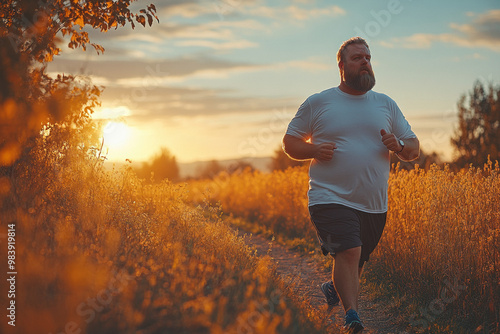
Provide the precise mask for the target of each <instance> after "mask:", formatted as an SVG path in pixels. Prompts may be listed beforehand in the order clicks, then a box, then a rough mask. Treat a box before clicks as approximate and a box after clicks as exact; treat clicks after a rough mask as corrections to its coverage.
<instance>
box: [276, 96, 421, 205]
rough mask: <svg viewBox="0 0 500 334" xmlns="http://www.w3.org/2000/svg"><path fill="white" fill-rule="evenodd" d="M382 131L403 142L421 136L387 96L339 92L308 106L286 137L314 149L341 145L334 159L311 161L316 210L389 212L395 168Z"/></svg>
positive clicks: (311, 197)
mask: <svg viewBox="0 0 500 334" xmlns="http://www.w3.org/2000/svg"><path fill="white" fill-rule="evenodd" d="M381 129H384V130H385V131H387V132H388V133H393V134H394V135H396V137H398V138H400V139H407V138H415V137H416V136H415V134H414V133H413V131H412V130H411V127H410V124H408V122H407V121H406V119H405V117H404V116H403V113H402V112H401V110H400V109H399V107H398V106H397V104H396V102H394V101H393V100H392V99H391V98H390V97H388V96H387V95H385V94H380V93H376V92H374V91H368V92H367V93H365V94H363V95H350V94H347V93H344V92H342V91H341V90H340V89H339V88H338V87H334V88H330V89H327V90H325V91H323V92H321V93H318V94H314V95H312V96H310V97H309V98H308V99H307V100H306V101H305V102H304V103H302V105H301V106H300V107H299V110H298V111H297V114H296V115H295V117H294V118H293V119H292V120H291V122H290V124H289V125H288V129H287V132H286V133H287V134H289V135H292V136H294V137H298V138H302V139H308V138H310V139H311V143H313V144H321V143H335V144H336V145H337V149H335V150H334V153H333V158H332V160H330V161H317V160H316V159H313V160H312V161H311V165H310V168H309V191H308V197H309V205H310V206H312V205H315V204H328V203H336V204H342V205H345V206H348V207H351V208H354V209H357V210H360V211H364V212H369V213H383V212H386V211H387V181H388V179H389V171H390V163H389V150H388V149H387V148H386V147H385V146H384V144H383V143H382V136H381V134H380V130H381Z"/></svg>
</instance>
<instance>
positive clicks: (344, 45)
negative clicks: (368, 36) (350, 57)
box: [337, 37, 370, 63]
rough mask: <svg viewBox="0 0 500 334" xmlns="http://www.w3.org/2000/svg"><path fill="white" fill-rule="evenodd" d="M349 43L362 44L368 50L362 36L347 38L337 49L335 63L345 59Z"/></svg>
mask: <svg viewBox="0 0 500 334" xmlns="http://www.w3.org/2000/svg"><path fill="white" fill-rule="evenodd" d="M351 44H363V45H365V46H366V47H367V48H368V50H370V47H369V46H368V43H367V42H366V41H365V40H364V39H363V38H361V37H352V38H349V39H348V40H347V41H345V42H344V43H342V45H341V46H340V48H339V51H337V63H339V62H340V61H341V60H342V61H345V56H346V49H347V47H348V46H349V45H351Z"/></svg>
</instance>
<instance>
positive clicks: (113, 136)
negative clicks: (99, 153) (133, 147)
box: [102, 122, 131, 149]
mask: <svg viewBox="0 0 500 334" xmlns="http://www.w3.org/2000/svg"><path fill="white" fill-rule="evenodd" d="M102 132H103V137H104V146H106V147H108V148H110V149H113V148H120V147H122V146H124V145H125V144H126V143H127V142H128V140H129V139H130V134H131V129H130V127H129V126H128V125H126V124H125V123H123V122H109V123H108V124H106V126H105V127H104V129H103V131H102Z"/></svg>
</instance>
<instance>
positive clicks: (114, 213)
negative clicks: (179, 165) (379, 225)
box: [0, 144, 320, 334]
mask: <svg viewBox="0 0 500 334" xmlns="http://www.w3.org/2000/svg"><path fill="white" fill-rule="evenodd" d="M46 149H47V147H44V145H43V144H39V145H37V146H35V149H33V150H32V151H31V153H30V154H29V156H25V157H24V160H23V161H22V162H20V163H17V164H15V165H14V166H13V168H10V169H3V170H2V177H1V179H2V182H3V186H4V187H3V190H4V191H3V193H2V196H3V207H2V216H1V217H2V219H1V227H2V229H3V231H2V233H5V234H7V230H8V226H14V227H13V228H12V230H13V231H14V234H15V247H16V248H15V250H16V253H15V254H16V256H15V263H14V266H15V270H16V271H17V276H16V277H17V279H16V281H15V286H14V288H13V291H14V292H15V296H12V298H10V297H9V298H10V299H11V300H14V301H15V306H16V317H15V327H14V326H11V325H8V324H7V321H2V322H1V325H0V332H2V333H10V332H13V333H52V334H55V333H92V334H94V333H266V334H267V333H320V330H319V327H318V325H316V324H315V323H317V321H316V320H317V319H315V318H314V317H315V316H314V315H313V313H311V312H310V310H309V309H308V307H307V305H305V304H304V305H303V304H302V302H301V301H298V299H297V298H296V297H294V296H293V294H292V293H291V290H290V287H289V286H286V285H284V284H283V283H282V281H281V280H280V279H279V278H278V277H277V276H276V274H275V272H274V271H273V269H272V268H273V267H272V265H271V262H270V260H269V259H268V258H265V257H264V258H258V257H256V256H255V255H254V254H253V253H252V251H251V250H250V249H249V248H248V247H247V246H246V245H245V243H244V241H243V240H242V239H241V238H239V237H237V236H236V234H235V232H234V231H233V230H232V229H231V228H230V227H228V226H227V225H226V224H224V223H223V222H222V220H221V219H220V215H221V213H220V210H219V209H218V208H216V207H210V206H199V207H197V208H196V207H194V206H192V205H190V204H187V203H188V201H187V200H186V194H187V191H186V189H185V187H184V186H182V185H174V184H171V183H169V182H167V181H164V182H163V183H160V184H154V185H151V184H149V185H147V184H146V183H145V182H144V180H139V179H138V178H137V177H136V176H135V175H134V173H133V172H132V170H131V169H130V168H128V169H123V170H120V171H112V172H107V171H105V170H104V169H103V168H102V167H101V166H100V162H99V161H97V160H95V159H89V158H88V157H86V158H85V157H81V156H80V157H79V156H71V155H67V156H64V159H62V160H58V159H60V158H61V157H62V156H61V155H59V154H57V155H55V156H54V157H53V158H51V157H50V154H49V153H48V151H47V150H46ZM56 160H58V161H56ZM6 190H7V191H8V192H7V191H6ZM2 244H3V241H2ZM1 252H2V256H4V257H5V258H6V257H7V254H6V247H2V250H1ZM9 284H10V283H9V282H8V281H6V280H5V279H2V280H1V281H0V289H1V290H2V291H8V290H9ZM3 313H5V312H3ZM4 317H5V315H4ZM4 320H5V319H4ZM7 320H8V319H7Z"/></svg>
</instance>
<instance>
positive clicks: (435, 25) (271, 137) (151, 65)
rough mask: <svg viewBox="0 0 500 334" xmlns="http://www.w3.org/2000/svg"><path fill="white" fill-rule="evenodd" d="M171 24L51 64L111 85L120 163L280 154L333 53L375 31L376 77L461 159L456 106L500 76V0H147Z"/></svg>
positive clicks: (325, 82) (324, 79)
mask: <svg viewBox="0 0 500 334" xmlns="http://www.w3.org/2000/svg"><path fill="white" fill-rule="evenodd" d="M150 3H153V4H155V6H156V9H157V15H158V17H159V20H160V22H159V23H157V22H156V21H155V23H154V24H153V26H152V27H146V28H143V27H142V26H140V25H138V26H136V28H135V29H131V28H130V27H122V28H119V29H117V30H111V31H109V32H107V33H101V32H99V31H94V30H89V29H87V30H88V31H89V36H90V38H91V40H92V42H94V43H98V44H101V45H102V46H103V47H104V48H105V49H106V51H105V52H104V53H103V54H100V55H98V54H97V53H96V52H95V51H94V50H93V48H92V47H89V48H88V49H87V51H85V52H84V51H81V50H70V49H68V48H67V47H64V45H61V47H62V49H63V52H62V54H61V55H60V56H57V57H56V59H55V60H54V61H53V62H52V63H50V65H49V66H48V68H47V70H48V72H49V73H51V74H54V75H55V74H56V73H65V74H75V75H82V76H89V77H90V78H91V80H92V82H93V83H94V84H96V85H98V86H101V87H102V88H103V93H102V95H101V102H102V106H101V107H100V108H99V109H98V110H96V112H95V113H94V115H93V117H94V118H95V119H99V120H101V121H102V122H103V123H104V124H106V126H105V127H104V129H103V134H104V138H105V139H104V143H105V146H106V147H107V149H108V153H107V158H108V160H109V161H117V162H118V161H119V162H124V161H125V159H129V160H132V161H135V162H139V161H144V160H147V159H149V158H151V157H152V156H154V155H155V154H157V153H158V152H159V151H160V149H161V147H166V148H168V149H169V150H170V152H171V153H172V154H173V155H174V156H175V157H176V159H177V161H178V162H194V161H206V160H213V159H215V160H223V159H233V158H242V157H265V156H272V155H273V154H274V151H275V150H277V149H278V148H279V147H280V145H281V139H282V137H283V135H284V133H285V131H286V127H287V125H288V122H289V121H290V120H291V119H292V117H293V116H294V114H295V112H296V111H297V108H298V106H299V105H300V104H301V103H302V102H303V101H304V100H305V99H306V98H307V97H308V96H310V95H312V94H314V93H318V92H321V91H323V90H325V89H328V88H331V87H335V86H338V84H339V83H340V77H339V71H338V67H337V62H336V53H337V50H338V48H339V46H340V45H341V44H342V42H343V41H345V40H347V39H349V38H351V37H353V36H361V37H363V38H365V39H366V40H367V41H368V43H369V45H370V51H371V55H372V66H373V70H374V72H375V76H376V79H377V83H376V85H375V87H374V89H373V90H374V91H377V92H380V93H384V94H387V95H389V96H390V97H391V98H392V99H394V100H395V101H396V103H397V104H398V106H399V107H400V109H401V110H402V111H403V113H404V115H405V116H406V118H407V120H408V121H409V123H410V124H411V126H412V129H413V131H414V132H415V134H416V135H417V136H418V137H419V139H420V142H421V148H422V149H423V150H424V152H427V153H430V152H432V151H435V152H437V153H438V154H440V155H441V156H442V158H443V159H444V160H445V161H449V160H451V159H452V157H453V153H452V147H451V144H450V138H451V136H452V134H453V131H454V129H455V128H456V126H457V124H458V118H457V102H458V100H459V98H460V97H461V96H462V95H464V94H468V93H469V92H470V91H471V90H472V87H473V85H474V83H475V82H476V81H479V82H481V83H482V84H483V85H487V84H488V83H493V84H495V85H499V84H500V66H499V59H500V2H499V1H498V0H474V1H472V0H468V1H465V0H442V1H431V0H418V1H417V0H381V1H373V0H360V1H349V0H345V1H320V0H289V1H284V0H283V1H281V0H267V1H264V0H148V1H142V0H141V1H137V2H136V3H134V5H133V6H132V7H131V8H132V9H133V10H135V11H136V12H138V10H139V9H141V8H146V7H147V6H148V5H149V4H150Z"/></svg>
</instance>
